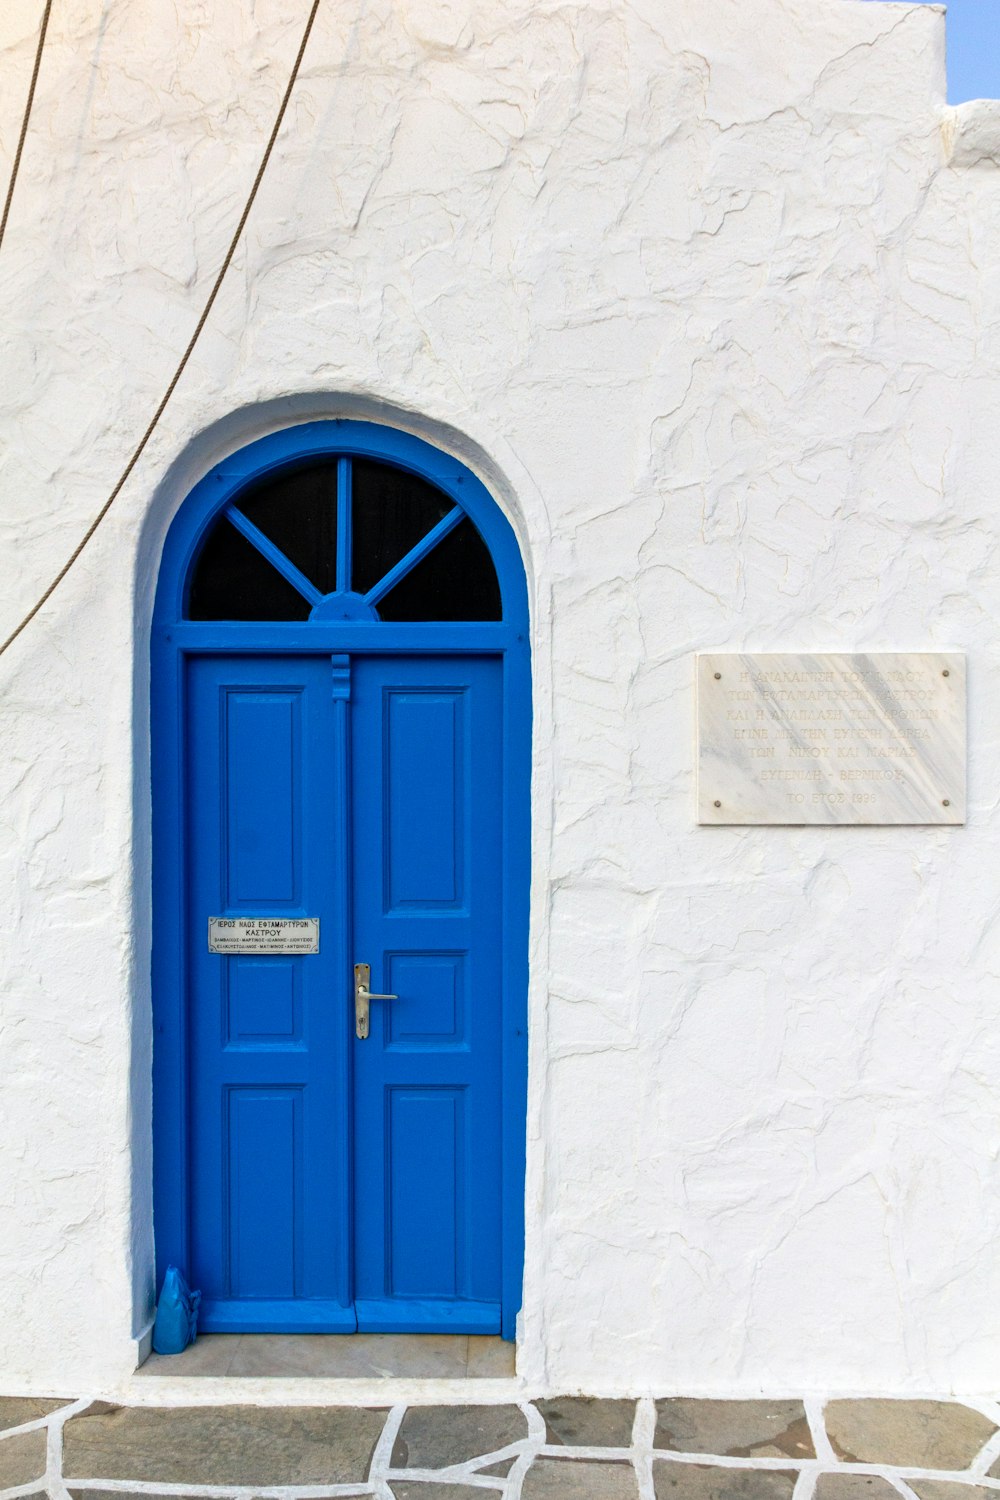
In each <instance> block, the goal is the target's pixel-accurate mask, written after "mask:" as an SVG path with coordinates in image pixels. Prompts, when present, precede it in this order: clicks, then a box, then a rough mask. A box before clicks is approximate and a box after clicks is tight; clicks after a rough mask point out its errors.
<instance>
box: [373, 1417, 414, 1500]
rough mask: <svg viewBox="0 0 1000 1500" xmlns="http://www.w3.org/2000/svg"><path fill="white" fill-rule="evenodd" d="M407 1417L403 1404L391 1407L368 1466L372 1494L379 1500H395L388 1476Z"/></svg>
mask: <svg viewBox="0 0 1000 1500" xmlns="http://www.w3.org/2000/svg"><path fill="white" fill-rule="evenodd" d="M405 1415H406V1407H405V1406H404V1405H403V1403H402V1402H397V1404H396V1405H395V1406H392V1407H390V1409H389V1411H388V1413H387V1415H386V1419H385V1422H384V1423H383V1425H382V1431H381V1433H380V1434H379V1440H378V1442H377V1443H376V1444H375V1451H374V1453H373V1454H372V1461H371V1463H370V1464H369V1466H368V1483H369V1486H370V1488H371V1492H372V1493H373V1494H374V1495H376V1496H377V1500H394V1497H393V1493H392V1490H391V1489H390V1488H389V1484H388V1480H387V1477H386V1476H387V1475H388V1473H389V1467H390V1465H391V1463H392V1450H393V1448H394V1447H395V1446H396V1439H397V1437H398V1436H399V1429H400V1427H401V1426H402V1425H403V1418H404V1416H405Z"/></svg>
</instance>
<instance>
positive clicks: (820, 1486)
mask: <svg viewBox="0 0 1000 1500" xmlns="http://www.w3.org/2000/svg"><path fill="white" fill-rule="evenodd" d="M955 1488H956V1489H962V1490H964V1488H965V1487H964V1486H963V1485H956V1486H955ZM815 1500H899V1491H898V1490H897V1489H896V1488H895V1487H894V1486H893V1485H891V1484H890V1483H889V1481H888V1479H881V1478H880V1477H879V1476H878V1475H877V1474H821V1475H820V1476H819V1478H818V1479H817V1481H816V1495H815ZM942 1500H944V1497H942ZM994 1500H996V1497H995V1496H994Z"/></svg>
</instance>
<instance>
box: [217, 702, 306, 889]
mask: <svg viewBox="0 0 1000 1500" xmlns="http://www.w3.org/2000/svg"><path fill="white" fill-rule="evenodd" d="M223 705H224V708H223V711H224V714H225V749H224V752H223V753H224V756H225V767H224V775H225V790H226V804H225V811H226V820H225V829H224V831H223V837H224V839H225V845H226V868H227V872H228V876H229V879H228V891H227V894H228V898H229V904H230V905H231V906H241V905H246V904H247V903H248V902H251V901H269V902H272V903H273V902H281V903H284V902H287V901H294V900H295V891H296V885H297V883H299V882H297V881H296V876H297V874H298V873H299V871H298V869H297V864H298V860H299V859H300V858H301V852H302V851H301V841H300V839H299V838H298V837H297V835H298V831H299V829H298V824H299V819H300V816H301V812H302V776H303V773H304V769H305V768H304V766H303V763H302V755H303V747H302V701H301V690H297V691H296V692H293V693H284V692H277V691H270V692H267V691H265V692H244V691H241V690H240V689H237V688H228V689H227V690H226V691H225V693H224V694H223Z"/></svg>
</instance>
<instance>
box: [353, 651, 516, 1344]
mask: <svg viewBox="0 0 1000 1500" xmlns="http://www.w3.org/2000/svg"><path fill="white" fill-rule="evenodd" d="M500 684H501V668H500V662H499V660H498V659H494V658H489V657H478V658H461V657H458V658H425V659H421V658H414V659H412V660H406V659H403V660H399V659H392V660H390V659H379V658H367V659H362V660H360V661H358V662H357V663H356V665H355V672H354V681H353V686H352V720H353V766H354V773H353V774H354V938H355V942H354V960H355V962H358V963H368V964H370V965H371V970H372V976H371V988H372V990H373V991H376V992H378V991H389V992H396V993H397V994H398V996H399V998H398V999H396V1000H374V1001H372V1007H371V1008H372V1016H371V1031H370V1035H369V1037H368V1038H367V1039H366V1040H365V1041H359V1040H355V1042H354V1055H355V1093H354V1100H355V1194H354V1203H355V1243H356V1270H355V1278H356V1297H357V1310H358V1327H359V1328H361V1329H376V1328H388V1327H392V1328H396V1329H399V1330H401V1331H414V1330H420V1329H428V1330H429V1329H435V1328H439V1329H444V1328H447V1329H450V1330H453V1331H455V1332H461V1331H463V1330H465V1331H468V1332H490V1331H494V1332H499V1329H500V1165H501V1163H500V1111H501V1099H500V1077H501V1026H500V1015H501V1004H500V996H501V977H502V954H501V936H502V933H501V920H500V914H501V869H502V842H501V817H500V811H501V784H502V782H501V778H502V765H501V754H500V745H501V736H500V713H501V698H500Z"/></svg>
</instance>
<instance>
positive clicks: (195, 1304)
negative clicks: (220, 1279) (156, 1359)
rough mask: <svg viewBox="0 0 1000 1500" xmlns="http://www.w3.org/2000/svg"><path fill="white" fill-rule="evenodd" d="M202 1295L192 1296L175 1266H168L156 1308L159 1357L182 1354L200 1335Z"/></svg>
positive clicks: (154, 1337) (192, 1293) (155, 1331)
mask: <svg viewBox="0 0 1000 1500" xmlns="http://www.w3.org/2000/svg"><path fill="white" fill-rule="evenodd" d="M200 1303H201V1293H200V1292H192V1291H191V1289H190V1288H189V1287H188V1284H187V1282H186V1281H185V1280H184V1277H183V1276H182V1275H181V1273H180V1271H178V1269H177V1267H176V1266H168V1267H167V1274H166V1276H164V1278H163V1290H162V1291H161V1293H160V1300H159V1302H158V1303H157V1304H156V1322H155V1323H154V1324H153V1348H154V1349H155V1350H156V1352H157V1354H181V1353H183V1351H184V1350H185V1349H186V1348H187V1346H188V1344H192V1343H194V1340H195V1337H196V1335H197V1333H198V1308H199V1305H200Z"/></svg>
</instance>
